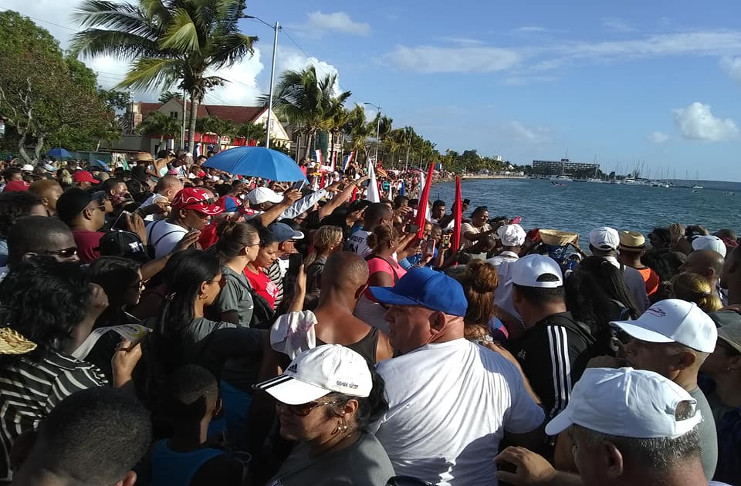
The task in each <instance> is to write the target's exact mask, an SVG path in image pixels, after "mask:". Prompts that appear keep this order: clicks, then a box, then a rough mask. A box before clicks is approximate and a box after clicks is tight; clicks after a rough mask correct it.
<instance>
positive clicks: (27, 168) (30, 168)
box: [21, 164, 33, 172]
mask: <svg viewBox="0 0 741 486" xmlns="http://www.w3.org/2000/svg"><path fill="white" fill-rule="evenodd" d="M21 171H23V172H33V166H32V165H31V164H23V167H21Z"/></svg>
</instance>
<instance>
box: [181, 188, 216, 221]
mask: <svg viewBox="0 0 741 486" xmlns="http://www.w3.org/2000/svg"><path fill="white" fill-rule="evenodd" d="M172 207H173V208H175V209H192V210H194V211H198V212H199V213H203V214H208V215H209V216H213V215H216V214H219V213H221V212H223V211H224V209H223V208H221V207H219V206H218V205H217V204H216V200H215V199H212V198H211V196H210V195H209V193H207V192H206V191H204V190H203V189H199V188H197V187H186V188H185V189H182V190H181V191H180V192H178V193H177V194H175V199H173V201H172Z"/></svg>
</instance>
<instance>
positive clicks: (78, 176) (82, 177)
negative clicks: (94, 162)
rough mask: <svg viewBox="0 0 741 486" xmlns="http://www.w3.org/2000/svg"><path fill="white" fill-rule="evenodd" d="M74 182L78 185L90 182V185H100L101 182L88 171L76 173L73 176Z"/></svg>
mask: <svg viewBox="0 0 741 486" xmlns="http://www.w3.org/2000/svg"><path fill="white" fill-rule="evenodd" d="M72 180H73V181H75V182H77V183H80V182H89V183H90V184H100V181H99V180H98V179H96V178H95V177H93V175H92V174H91V173H90V172H88V171H86V170H78V171H75V173H74V174H72Z"/></svg>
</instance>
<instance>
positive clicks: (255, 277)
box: [244, 268, 280, 309]
mask: <svg viewBox="0 0 741 486" xmlns="http://www.w3.org/2000/svg"><path fill="white" fill-rule="evenodd" d="M244 275H245V277H247V280H249V282H250V285H252V288H253V289H255V292H257V293H258V294H259V295H260V296H262V297H263V298H264V299H265V300H267V301H268V304H270V308H271V309H275V299H276V297H278V293H279V292H280V289H278V286H277V285H275V284H274V283H273V281H272V280H270V277H268V276H267V275H266V274H265V272H263V271H262V270H258V273H252V272H251V271H250V269H249V268H245V269H244Z"/></svg>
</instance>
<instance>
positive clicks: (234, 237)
mask: <svg viewBox="0 0 741 486" xmlns="http://www.w3.org/2000/svg"><path fill="white" fill-rule="evenodd" d="M217 233H218V234H219V240H218V242H217V243H216V245H214V247H213V248H214V251H215V252H216V256H217V257H218V258H219V262H220V263H221V273H222V275H223V276H224V279H225V283H224V288H223V289H221V293H220V294H219V298H218V300H217V301H216V303H215V304H214V305H215V310H216V312H218V314H219V318H220V319H221V320H222V321H226V322H231V323H232V324H238V325H239V326H242V327H249V326H250V324H251V322H252V316H253V312H252V311H253V309H254V302H253V299H252V294H251V293H250V290H251V286H250V282H249V281H248V280H247V277H246V276H245V268H246V267H247V265H249V264H250V263H252V262H254V261H255V259H256V258H257V255H258V253H259V250H260V234H259V233H258V231H257V229H256V228H255V227H254V226H252V225H250V224H247V223H235V222H232V221H224V222H223V223H221V225H219V228H218V230H217Z"/></svg>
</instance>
